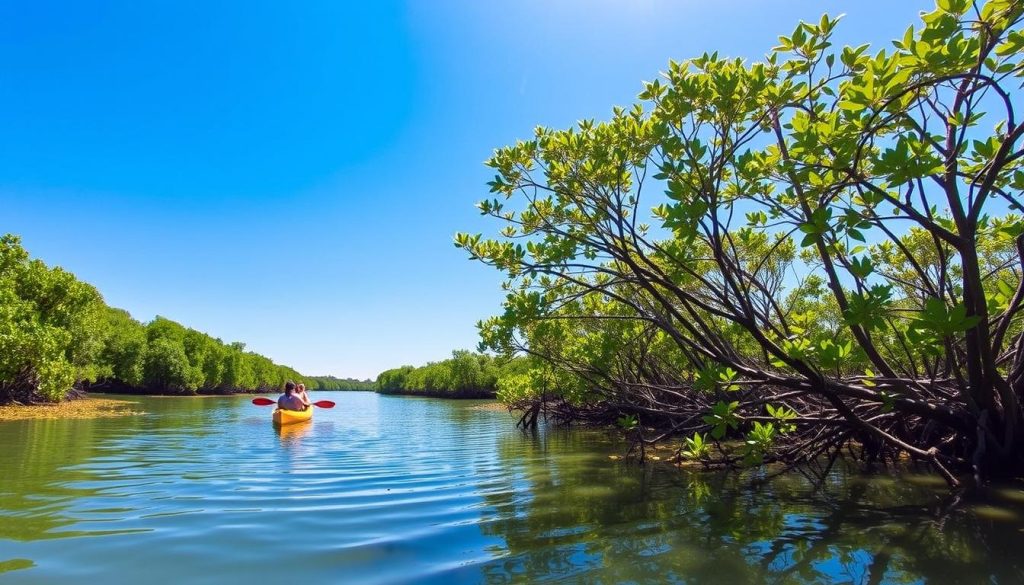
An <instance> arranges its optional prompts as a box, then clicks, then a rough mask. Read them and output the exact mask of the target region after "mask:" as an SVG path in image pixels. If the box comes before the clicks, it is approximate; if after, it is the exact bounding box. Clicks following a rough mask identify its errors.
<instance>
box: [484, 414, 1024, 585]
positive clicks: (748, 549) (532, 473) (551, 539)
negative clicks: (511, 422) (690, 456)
mask: <svg viewBox="0 0 1024 585" xmlns="http://www.w3.org/2000/svg"><path fill="white" fill-rule="evenodd" d="M618 452H621V446H616V445H614V444H613V443H612V440H611V439H609V438H607V437H605V436H603V435H601V434H599V433H591V432H581V431H578V430H577V431H570V432H561V431H559V432H550V433H547V434H539V435H534V436H532V437H531V436H525V437H519V436H512V437H508V438H507V439H505V440H504V441H503V442H502V444H501V445H500V446H499V456H500V457H501V458H502V463H503V464H504V465H505V467H506V468H507V470H508V477H507V481H506V484H505V485H504V486H503V489H490V490H488V491H487V493H486V494H485V498H486V502H487V504H488V506H489V509H488V512H487V513H486V514H485V518H484V519H483V521H482V528H483V530H484V532H485V533H486V534H487V535H490V536H495V537H499V538H501V539H502V540H503V541H504V543H505V547H504V548H505V550H504V551H500V554H501V556H500V558H498V559H496V560H495V561H492V562H490V563H487V564H486V565H485V566H484V567H483V573H484V577H485V580H486V581H487V582H491V583H505V582H543V581H549V580H557V579H566V578H577V579H579V580H581V581H584V582H588V583H648V582H665V583H682V582H685V583H760V582H769V583H858V584H861V583H863V584H874V583H918V582H922V581H923V582H935V583H980V582H992V583H1022V582H1024V558H1022V557H1021V556H1020V555H1019V551H1020V550H1022V545H1024V531H1022V529H1024V522H1022V518H1024V505H1022V502H1021V501H1020V500H1021V494H1022V493H1024V492H1021V490H1020V486H1014V487H1010V488H1004V489H999V490H997V489H993V490H989V491H988V492H986V493H983V494H975V495H971V496H962V497H959V498H958V497H957V496H955V495H953V494H950V493H949V491H948V489H947V488H946V487H945V484H944V483H942V482H941V480H938V481H932V479H933V478H931V477H928V476H912V475H908V476H904V477H901V478H894V477H891V476H889V475H873V476H868V475H864V474H858V473H855V472H854V471H852V470H850V469H836V470H835V471H833V473H832V474H831V475H830V476H829V477H828V478H827V481H826V482H825V483H824V485H823V486H822V487H821V489H815V487H814V486H813V485H812V482H810V481H809V480H808V479H806V478H804V477H802V476H800V475H797V474H791V475H786V476H782V477H779V478H775V479H772V480H769V481H768V482H766V483H763V484H760V485H757V484H754V483H753V482H751V481H750V479H751V476H750V475H749V474H746V475H739V474H735V473H710V472H696V471H686V470H680V469H678V468H676V467H674V466H671V465H656V464H655V465H647V466H643V467H641V466H638V465H636V464H635V463H631V462H626V461H613V460H610V459H609V457H608V454H610V453H618ZM495 552H496V553H497V552H499V551H495Z"/></svg>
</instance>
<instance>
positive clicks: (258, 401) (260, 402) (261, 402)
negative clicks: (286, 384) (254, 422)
mask: <svg viewBox="0 0 1024 585" xmlns="http://www.w3.org/2000/svg"><path fill="white" fill-rule="evenodd" d="M252 403H253V404H255V405H256V406H270V405H272V404H277V403H276V402H274V401H273V400H271V399H269V398H253V399H252Z"/></svg>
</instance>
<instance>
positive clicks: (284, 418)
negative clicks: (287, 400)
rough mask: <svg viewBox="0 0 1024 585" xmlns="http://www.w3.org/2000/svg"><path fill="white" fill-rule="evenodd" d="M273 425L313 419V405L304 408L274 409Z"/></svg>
mask: <svg viewBox="0 0 1024 585" xmlns="http://www.w3.org/2000/svg"><path fill="white" fill-rule="evenodd" d="M273 419H274V425H276V426H279V427H280V426H284V425H290V424H295V423H300V422H305V421H307V420H312V419H313V407H312V406H311V407H309V408H307V409H306V410H281V409H280V408H275V409H274V416H273Z"/></svg>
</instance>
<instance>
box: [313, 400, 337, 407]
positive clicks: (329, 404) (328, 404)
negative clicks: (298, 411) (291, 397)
mask: <svg viewBox="0 0 1024 585" xmlns="http://www.w3.org/2000/svg"><path fill="white" fill-rule="evenodd" d="M313 404H315V405H316V406H319V407H320V408H334V403H333V402H331V401H330V400H320V401H317V402H314V403H313Z"/></svg>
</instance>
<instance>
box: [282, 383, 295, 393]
mask: <svg viewBox="0 0 1024 585" xmlns="http://www.w3.org/2000/svg"><path fill="white" fill-rule="evenodd" d="M292 392H295V382H292V381H288V382H285V383H284V393H285V394H287V395H288V396H291V395H292Z"/></svg>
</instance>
